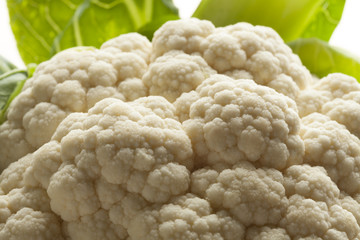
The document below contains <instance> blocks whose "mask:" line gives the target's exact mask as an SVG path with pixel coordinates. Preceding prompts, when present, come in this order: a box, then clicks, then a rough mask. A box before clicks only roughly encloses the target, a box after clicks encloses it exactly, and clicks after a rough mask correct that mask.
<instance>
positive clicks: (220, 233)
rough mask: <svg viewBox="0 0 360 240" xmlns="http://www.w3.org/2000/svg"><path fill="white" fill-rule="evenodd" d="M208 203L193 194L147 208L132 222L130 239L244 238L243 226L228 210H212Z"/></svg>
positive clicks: (216, 239)
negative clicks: (214, 211) (215, 211)
mask: <svg viewBox="0 0 360 240" xmlns="http://www.w3.org/2000/svg"><path fill="white" fill-rule="evenodd" d="M212 212H213V210H212V209H211V207H210V205H209V203H208V202H207V201H206V200H204V199H201V198H198V197H196V196H194V195H192V194H188V195H185V196H181V197H178V198H175V199H174V200H173V201H171V202H170V203H168V204H165V205H162V206H156V207H154V208H150V209H146V210H145V211H144V212H142V213H140V214H139V215H138V216H136V217H135V218H134V219H133V220H132V221H131V223H130V226H129V230H128V231H129V235H130V237H131V239H149V240H157V239H174V240H177V239H178V240H180V239H214V240H235V239H242V238H243V235H244V227H243V226H242V225H241V224H240V223H239V222H238V221H236V220H234V219H232V218H231V217H230V216H229V215H228V214H227V213H226V212H225V211H220V212H217V213H212Z"/></svg>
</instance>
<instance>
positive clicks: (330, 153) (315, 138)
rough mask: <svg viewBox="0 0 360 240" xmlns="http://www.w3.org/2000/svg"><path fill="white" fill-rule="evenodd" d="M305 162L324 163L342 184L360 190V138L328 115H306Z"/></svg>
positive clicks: (352, 190)
mask: <svg viewBox="0 0 360 240" xmlns="http://www.w3.org/2000/svg"><path fill="white" fill-rule="evenodd" d="M302 123H303V124H302V125H301V130H300V135H301V138H302V139H303V140H304V144H305V156H304V162H305V163H308V164H310V165H312V166H323V167H324V168H325V169H326V171H327V172H328V174H329V176H330V177H331V179H332V180H333V181H334V182H335V183H336V184H337V185H338V187H339V188H340V189H341V190H342V191H345V192H346V193H348V194H350V195H354V194H355V193H359V192H360V190H359V189H360V179H359V174H360V140H359V139H358V138H357V137H356V136H354V135H352V134H351V133H350V132H349V131H348V130H347V129H346V128H345V127H344V126H342V125H341V124H339V123H337V122H335V121H331V119H330V118H329V117H327V116H325V115H322V114H319V113H312V114H310V115H308V116H306V117H304V118H302Z"/></svg>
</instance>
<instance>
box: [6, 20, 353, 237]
mask: <svg viewBox="0 0 360 240" xmlns="http://www.w3.org/2000/svg"><path fill="white" fill-rule="evenodd" d="M359 119H360V84H359V83H358V82H356V80H355V79H354V78H351V77H349V76H346V75H343V74H331V75H329V76H327V77H325V78H323V79H319V80H317V79H313V78H312V77H311V75H310V73H309V72H308V70H307V69H306V68H305V67H304V66H303V65H302V64H301V62H300V60H299V58H298V57H297V56H296V55H294V54H292V52H291V50H290V49H289V48H288V47H287V46H286V45H285V44H284V42H283V41H282V39H281V38H280V37H279V36H278V35H277V34H276V32H275V31H273V30H272V29H270V28H266V27H260V26H252V25H250V24H247V23H239V24H236V25H232V26H227V27H223V28H215V27H214V26H213V25H212V24H211V23H210V22H208V21H200V20H197V19H189V20H179V21H173V22H168V23H166V24H164V25H163V26H162V27H161V28H160V29H159V30H158V31H157V32H156V33H155V35H154V39H153V41H152V43H150V42H149V41H147V40H146V39H145V38H144V37H141V36H140V35H138V34H134V33H131V34H125V35H122V36H120V37H118V38H115V39H112V40H109V41H108V42H106V43H104V44H103V46H102V47H101V49H99V50H97V49H93V48H74V49H70V50H66V51H64V52H62V53H60V54H58V55H56V56H55V57H53V58H52V59H51V60H49V61H48V62H44V63H42V64H41V65H40V66H39V68H38V69H37V71H36V73H35V75H34V76H33V78H31V79H30V80H28V82H27V84H26V86H25V88H24V90H23V91H22V93H21V94H20V95H19V96H18V97H17V98H16V99H15V101H14V102H13V103H12V104H11V106H10V108H9V112H8V120H7V121H6V122H5V123H4V124H3V125H1V126H0V146H1V148H0V161H1V165H0V166H1V168H3V169H4V170H3V172H2V174H1V175H0V239H11V240H22V239H25V238H26V239H43V240H47V239H60V240H62V239H63V240H72V239H74V240H75V239H76V240H81V239H86V240H92V239H94V240H96V239H103V240H125V239H126V240H138V239H149V240H157V239H164V240H165V239H174V240H181V239H186V240H188V239H190V240H205V239H215V240H232V239H234V240H235V239H236V240H239V239H244V240H250V239H255V240H267V239H284V240H289V239H299V240H300V239H326V240H339V239H340V240H342V239H344V240H345V239H352V240H355V239H360V139H359V137H360V132H359V127H358V126H359V123H360V120H359ZM11 162H12V163H11ZM10 163H11V164H10ZM9 164H10V165H9ZM8 165H9V166H8Z"/></svg>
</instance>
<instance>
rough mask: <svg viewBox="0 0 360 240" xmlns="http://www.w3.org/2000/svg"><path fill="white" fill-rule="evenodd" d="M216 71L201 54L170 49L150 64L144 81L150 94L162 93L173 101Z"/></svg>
mask: <svg viewBox="0 0 360 240" xmlns="http://www.w3.org/2000/svg"><path fill="white" fill-rule="evenodd" d="M215 73H216V71H215V70H214V69H212V68H211V67H209V66H208V64H207V63H206V62H205V61H204V59H203V58H201V57H199V56H191V55H188V54H184V53H183V52H178V51H170V52H168V53H167V54H165V55H163V56H161V57H159V58H157V59H156V60H155V61H154V62H153V63H151V64H150V66H149V70H148V71H147V72H146V73H145V75H144V77H143V82H144V84H145V86H146V87H147V88H148V89H149V94H150V95H161V96H164V97H165V98H166V99H167V100H169V101H171V102H173V101H175V100H176V99H177V98H178V97H179V96H180V95H181V94H182V93H186V92H190V91H191V90H194V89H195V88H196V87H197V86H199V85H200V84H201V83H202V82H203V81H204V80H205V79H206V78H208V77H209V76H210V75H212V74H215Z"/></svg>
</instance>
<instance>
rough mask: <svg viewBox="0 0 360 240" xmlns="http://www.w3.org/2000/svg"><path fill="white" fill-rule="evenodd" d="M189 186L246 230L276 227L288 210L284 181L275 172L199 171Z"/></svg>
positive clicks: (249, 167) (250, 169)
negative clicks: (269, 226) (255, 227)
mask: <svg viewBox="0 0 360 240" xmlns="http://www.w3.org/2000/svg"><path fill="white" fill-rule="evenodd" d="M191 182H192V186H191V189H192V192H194V193H195V194H198V195H199V196H201V197H202V198H204V199H207V200H208V201H209V202H210V204H211V206H212V207H214V208H215V209H223V210H226V211H228V212H229V213H230V214H231V215H232V216H233V217H234V218H235V219H237V220H238V221H239V222H240V223H242V224H244V225H245V226H251V225H257V226H262V225H266V224H269V225H270V224H271V225H276V224H277V223H278V222H279V221H280V220H281V218H282V215H283V214H284V213H285V211H286V209H287V205H288V200H287V198H286V196H285V189H284V186H283V177H282V174H281V172H279V171H277V170H274V169H266V170H263V169H255V168H254V167H253V166H252V165H251V164H249V163H247V164H244V163H243V164H239V165H236V166H234V167H233V168H232V169H225V170H223V171H221V172H217V171H214V170H205V169H201V170H198V171H195V172H194V173H193V174H192V179H191Z"/></svg>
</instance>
